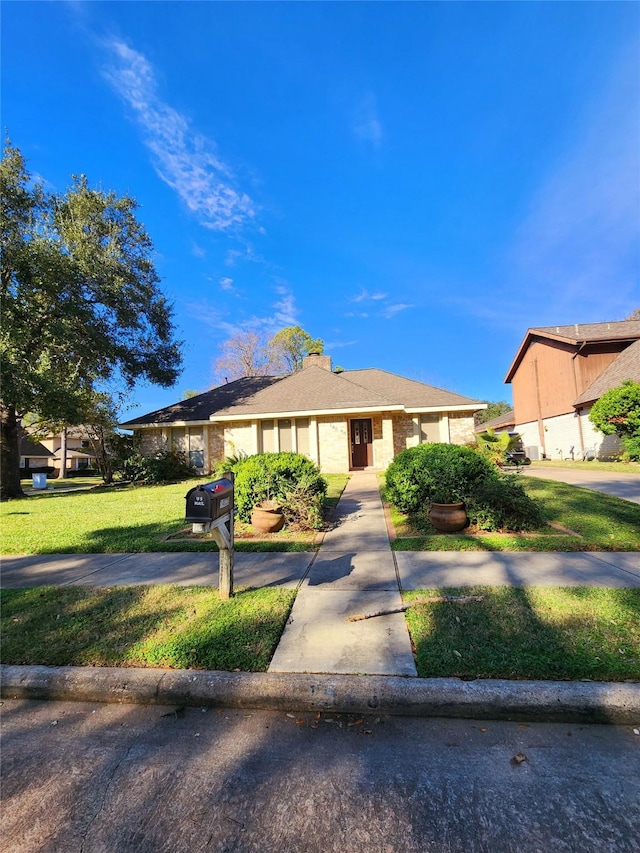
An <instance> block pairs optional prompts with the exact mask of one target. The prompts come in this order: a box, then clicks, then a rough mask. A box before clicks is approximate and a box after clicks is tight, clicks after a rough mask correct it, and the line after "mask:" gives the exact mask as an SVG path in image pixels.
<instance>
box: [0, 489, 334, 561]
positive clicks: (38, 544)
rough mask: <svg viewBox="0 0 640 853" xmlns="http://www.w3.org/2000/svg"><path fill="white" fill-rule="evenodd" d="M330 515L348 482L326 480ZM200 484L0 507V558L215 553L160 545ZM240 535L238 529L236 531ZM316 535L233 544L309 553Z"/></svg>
mask: <svg viewBox="0 0 640 853" xmlns="http://www.w3.org/2000/svg"><path fill="white" fill-rule="evenodd" d="M326 479H327V481H328V484H329V491H328V496H327V503H328V507H329V509H331V507H332V506H333V505H335V503H336V502H337V500H338V497H339V496H340V494H341V493H342V490H343V489H344V486H345V483H346V482H347V479H348V477H347V476H346V475H345V476H343V475H329V476H327V478H326ZM198 482H205V481H202V480H189V481H186V482H184V483H177V484H172V485H166V486H125V485H120V486H113V487H109V488H98V489H91V490H88V491H80V492H56V491H51V492H43V493H41V494H37V495H34V496H32V497H28V498H24V499H22V500H13V501H7V502H5V503H2V504H0V525H1V527H2V545H1V546H0V550H1V553H3V554H74V553H75V554H111V553H139V552H146V551H215V550H216V546H215V543H214V542H213V541H212V540H204V541H203V540H199V541H187V542H185V541H168V542H167V541H162V540H163V538H164V537H166V536H170V535H177V534H178V533H179V532H180V531H181V530H182V529H184V527H185V522H184V513H185V500H184V498H185V495H186V493H187V491H188V490H189V489H190V488H192V487H193V486H195V485H196V484H197V483H198ZM238 528H239V533H240V534H241V533H242V530H241V525H238ZM314 539H315V533H311V534H298V535H295V536H294V535H291V534H287V533H284V534H283V535H282V536H281V537H279V538H275V537H273V536H272V537H271V538H269V539H268V540H263V541H256V540H254V539H247V540H246V541H243V540H242V539H240V538H239V539H237V540H236V543H235V547H236V550H238V551H307V550H312V549H313V548H314Z"/></svg>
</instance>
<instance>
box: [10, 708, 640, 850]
mask: <svg viewBox="0 0 640 853" xmlns="http://www.w3.org/2000/svg"><path fill="white" fill-rule="evenodd" d="M638 725H640V720H639V721H638ZM1 731H2V750H3V787H2V804H3V810H2V822H1V824H0V830H1V832H2V837H3V850H4V853H36V851H37V853H54V851H56V852H57V851H65V853H66V851H78V853H102V852H103V851H104V853H107V851H108V853H113V852H114V851H118V853H129V851H131V853H133V851H135V853H162V851H167V853H169V851H170V853H182V851H185V853H186V851H189V853H192V851H206V850H212V851H220V853H222V851H238V853H251V851H260V853H264V851H278V853H288V852H289V851H291V853H320V851H323V853H331V852H332V851H336V853H337V851H340V853H351V851H353V853H356V851H357V852H358V853H368V851H376V852H378V851H379V853H405V852H406V853H409V851H411V853H418V851H419V853H430V851H433V853H436V852H437V853H445V851H446V853H458V851H459V853H502V851H513V853H516V851H517V853H534V851H535V853H538V851H540V853H542V852H543V851H544V853H548V851H552V852H553V853H564V851H567V853H569V851H576V853H590V851H594V853H595V851H598V853H636V851H639V850H640V834H639V833H638V826H639V825H640V735H638V734H637V733H636V732H637V731H639V730H638V729H635V731H634V727H633V726H612V725H606V726H601V725H569V724H561V723H517V722H495V721H486V722H483V721H477V720H473V721H472V720H454V719H419V718H413V717H387V716H376V715H375V714H368V715H366V714H365V715H355V714H352V715H340V714H331V713H315V714H312V713H285V712H284V711H283V712H267V711H240V710H237V711H230V710H228V709H217V710H213V709H207V708H187V709H182V708H169V707H162V706H135V705H133V706H132V705H109V704H102V703H101V704H88V703H80V702H73V703H65V702H55V701H49V702H38V701H33V702H25V701H13V700H9V701H6V700H5V701H4V703H3V707H2V729H1Z"/></svg>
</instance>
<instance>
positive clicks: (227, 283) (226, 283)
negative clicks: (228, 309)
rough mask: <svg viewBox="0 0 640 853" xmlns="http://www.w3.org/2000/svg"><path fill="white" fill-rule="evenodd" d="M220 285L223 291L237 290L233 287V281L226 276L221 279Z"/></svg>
mask: <svg viewBox="0 0 640 853" xmlns="http://www.w3.org/2000/svg"><path fill="white" fill-rule="evenodd" d="M219 284H220V287H221V288H222V290H235V288H234V286H233V279H232V278H228V277H227V276H225V277H224V278H221V279H220V281H219Z"/></svg>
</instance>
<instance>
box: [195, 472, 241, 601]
mask: <svg viewBox="0 0 640 853" xmlns="http://www.w3.org/2000/svg"><path fill="white" fill-rule="evenodd" d="M185 500H186V502H187V506H186V513H185V520H186V521H190V522H191V524H192V530H193V532H194V533H196V532H197V533H200V532H204V533H206V532H211V535H212V536H213V538H214V540H215V542H216V545H217V546H218V590H219V592H220V598H221V599H223V600H227V599H229V598H231V596H232V595H233V557H234V545H233V517H234V514H235V510H234V488H233V474H232V473H230V472H226V473H225V474H223V475H222V478H221V479H220V480H214V481H213V482H212V483H204V484H203V485H200V486H196V487H195V488H193V489H189V491H188V492H187V494H186V495H185Z"/></svg>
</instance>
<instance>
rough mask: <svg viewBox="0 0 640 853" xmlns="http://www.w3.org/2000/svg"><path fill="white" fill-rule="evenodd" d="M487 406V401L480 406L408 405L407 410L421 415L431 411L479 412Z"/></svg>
mask: <svg viewBox="0 0 640 853" xmlns="http://www.w3.org/2000/svg"><path fill="white" fill-rule="evenodd" d="M486 408H487V403H481V404H480V405H478V406H462V405H460V406H422V407H420V408H416V407H414V406H410V407H407V408H406V409H405V411H407V412H411V413H412V414H413V413H414V412H415V413H416V414H419V415H426V414H428V413H430V412H443V413H445V414H446V413H447V412H471V413H472V414H473V412H479V411H481V410H482V409H486Z"/></svg>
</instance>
